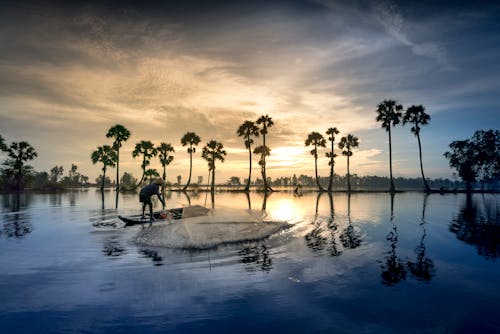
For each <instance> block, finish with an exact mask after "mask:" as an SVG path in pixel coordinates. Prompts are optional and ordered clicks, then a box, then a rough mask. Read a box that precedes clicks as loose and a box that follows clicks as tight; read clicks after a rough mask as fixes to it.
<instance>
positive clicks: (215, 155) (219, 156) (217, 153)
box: [201, 140, 227, 193]
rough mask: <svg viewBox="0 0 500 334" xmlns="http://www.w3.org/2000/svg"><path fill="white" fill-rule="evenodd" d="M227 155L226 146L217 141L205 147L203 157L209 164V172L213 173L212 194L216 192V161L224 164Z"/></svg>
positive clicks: (210, 142)
mask: <svg viewBox="0 0 500 334" xmlns="http://www.w3.org/2000/svg"><path fill="white" fill-rule="evenodd" d="M226 155H227V153H226V150H224V145H222V143H220V142H218V141H216V140H211V141H209V142H208V143H207V144H206V145H205V147H203V152H202V154H201V156H202V157H203V159H205V160H206V161H207V162H208V172H209V173H212V182H211V185H210V190H211V192H212V193H213V192H214V190H215V161H216V160H220V162H224V160H225V158H224V157H225V156H226Z"/></svg>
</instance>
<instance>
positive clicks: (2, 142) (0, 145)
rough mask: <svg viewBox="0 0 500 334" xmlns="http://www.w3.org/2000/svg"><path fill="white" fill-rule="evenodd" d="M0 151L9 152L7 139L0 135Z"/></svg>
mask: <svg viewBox="0 0 500 334" xmlns="http://www.w3.org/2000/svg"><path fill="white" fill-rule="evenodd" d="M0 151H3V152H6V151H7V145H6V144H5V139H3V137H2V135H0Z"/></svg>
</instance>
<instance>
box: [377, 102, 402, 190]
mask: <svg viewBox="0 0 500 334" xmlns="http://www.w3.org/2000/svg"><path fill="white" fill-rule="evenodd" d="M401 110H403V106H402V105H401V104H398V103H397V102H396V101H394V100H384V101H382V102H381V103H380V104H379V105H378V107H377V113H378V115H377V122H381V123H382V128H384V129H385V131H387V132H388V133H389V175H390V179H391V185H390V189H389V190H390V191H391V192H394V191H395V190H396V188H395V187H394V181H393V179H392V140H391V126H396V125H397V124H399V122H400V121H401Z"/></svg>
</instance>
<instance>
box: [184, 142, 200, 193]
mask: <svg viewBox="0 0 500 334" xmlns="http://www.w3.org/2000/svg"><path fill="white" fill-rule="evenodd" d="M200 142H201V138H200V136H198V135H197V134H196V133H194V132H186V134H185V135H184V136H182V138H181V144H182V146H187V145H189V147H188V153H189V178H188V180H187V182H186V185H185V186H184V188H182V190H183V191H186V189H187V188H188V187H189V184H190V183H191V172H192V171H193V153H195V152H196V147H195V146H198V144H199V143H200Z"/></svg>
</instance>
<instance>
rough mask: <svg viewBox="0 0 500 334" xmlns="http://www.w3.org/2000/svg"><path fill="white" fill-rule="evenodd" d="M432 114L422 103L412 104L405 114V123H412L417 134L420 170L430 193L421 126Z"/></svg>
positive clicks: (427, 122) (412, 129)
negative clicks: (424, 164)
mask: <svg viewBox="0 0 500 334" xmlns="http://www.w3.org/2000/svg"><path fill="white" fill-rule="evenodd" d="M430 120H431V116H429V114H427V113H426V112H425V107H424V106H422V105H418V106H411V107H409V108H408V109H406V112H405V114H404V116H403V125H405V124H406V123H412V124H413V126H412V127H411V132H413V133H414V134H415V136H416V137H417V141H418V155H419V157H420V172H421V173H422V181H424V186H425V191H426V192H428V193H430V192H431V188H430V187H429V185H428V184H427V180H426V179H425V176H424V167H423V164H422V144H421V143H420V126H421V125H427V124H429V121H430Z"/></svg>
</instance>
